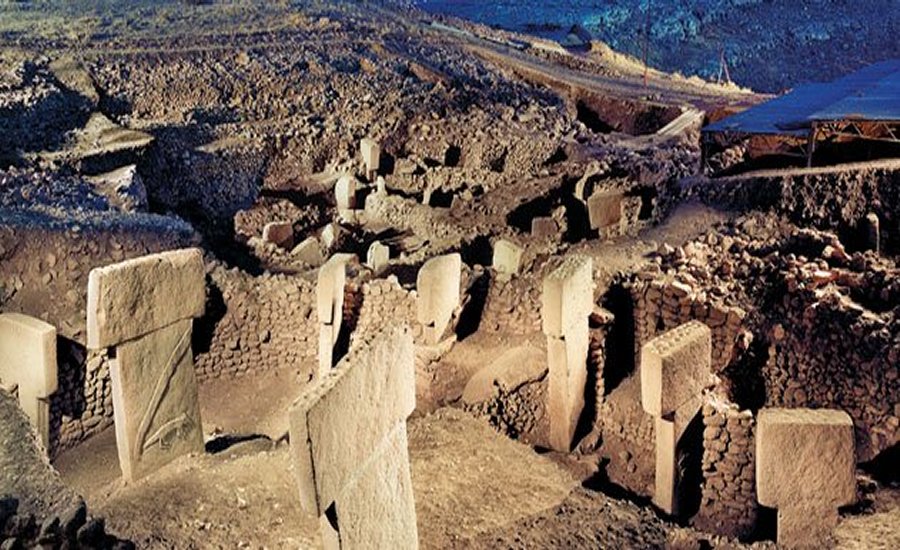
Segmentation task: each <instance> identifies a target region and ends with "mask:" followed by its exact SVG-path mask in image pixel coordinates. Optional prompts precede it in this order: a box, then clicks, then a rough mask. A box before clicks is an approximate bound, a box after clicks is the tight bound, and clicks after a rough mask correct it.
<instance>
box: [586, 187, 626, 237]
mask: <svg viewBox="0 0 900 550" xmlns="http://www.w3.org/2000/svg"><path fill="white" fill-rule="evenodd" d="M623 198H624V195H623V194H622V193H617V192H609V191H607V192H601V193H594V194H593V195H591V197H590V198H588V200H587V208H588V218H589V220H590V224H591V229H606V228H609V227H616V226H618V225H619V224H620V223H621V221H622V216H623V215H624V203H623V202H622V199H623Z"/></svg>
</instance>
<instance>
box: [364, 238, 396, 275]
mask: <svg viewBox="0 0 900 550" xmlns="http://www.w3.org/2000/svg"><path fill="white" fill-rule="evenodd" d="M390 260H391V249H390V248H388V246H387V245H385V244H382V243H380V242H378V241H375V242H373V243H372V244H371V245H370V246H369V250H368V252H367V253H366V264H367V265H368V266H369V267H371V268H372V271H374V272H375V273H376V274H377V273H381V271H382V270H383V269H384V268H385V267H387V265H388V263H389V262H390Z"/></svg>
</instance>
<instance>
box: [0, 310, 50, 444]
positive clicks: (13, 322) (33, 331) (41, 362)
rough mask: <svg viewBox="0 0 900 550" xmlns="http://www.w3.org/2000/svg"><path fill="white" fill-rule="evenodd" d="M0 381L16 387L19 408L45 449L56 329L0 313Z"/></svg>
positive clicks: (35, 320)
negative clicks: (29, 421) (39, 437)
mask: <svg viewBox="0 0 900 550" xmlns="http://www.w3.org/2000/svg"><path fill="white" fill-rule="evenodd" d="M0 380H2V381H3V382H4V384H14V385H16V386H17V387H18V394H19V406H20V407H21V408H22V410H23V411H25V414H26V415H28V418H29V419H30V420H31V424H32V426H34V428H35V431H37V433H38V435H40V436H41V440H42V441H43V443H44V448H48V446H49V443H50V403H49V401H48V399H49V398H50V396H51V395H52V394H53V393H55V392H56V390H57V388H58V380H57V363H56V328H55V327H53V326H52V325H48V324H47V323H45V322H43V321H41V320H39V319H35V318H33V317H29V316H27V315H22V314H19V313H3V314H0Z"/></svg>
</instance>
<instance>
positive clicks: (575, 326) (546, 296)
mask: <svg viewBox="0 0 900 550" xmlns="http://www.w3.org/2000/svg"><path fill="white" fill-rule="evenodd" d="M593 308H594V277H593V262H592V261H591V259H590V258H589V257H586V256H570V257H568V258H566V259H565V260H564V261H563V263H562V264H561V265H560V266H559V267H558V268H557V269H556V270H554V271H553V272H552V273H550V275H548V276H547V277H546V278H545V279H544V285H543V293H542V296H541V321H542V328H543V332H544V335H546V336H547V360H548V363H549V368H550V380H549V402H548V404H547V409H548V412H549V415H550V446H551V447H552V448H553V449H555V450H557V451H561V452H569V451H570V450H571V448H572V439H573V438H574V436H575V428H576V426H577V424H578V419H579V417H580V416H581V412H582V410H583V409H584V392H585V383H586V382H587V361H588V351H589V348H590V327H589V324H588V321H589V318H590V315H591V312H592V311H593Z"/></svg>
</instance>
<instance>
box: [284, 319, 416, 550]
mask: <svg viewBox="0 0 900 550" xmlns="http://www.w3.org/2000/svg"><path fill="white" fill-rule="evenodd" d="M415 384H416V381H415V349H414V345H413V340H412V336H411V334H410V333H409V330H408V329H406V328H388V329H384V330H382V331H380V332H379V333H377V334H375V335H373V337H372V338H371V340H370V341H369V342H367V343H364V344H361V345H360V346H358V347H356V348H354V351H353V352H351V353H350V354H349V355H348V356H347V357H345V358H344V359H343V360H342V361H341V363H340V364H339V365H338V366H337V368H335V369H333V370H331V371H330V372H328V373H327V374H326V375H325V376H323V377H322V379H321V380H320V381H319V382H318V383H316V384H315V385H314V386H312V387H310V388H309V389H308V390H307V391H306V392H305V393H304V394H303V395H302V396H301V397H300V398H299V399H298V400H297V401H296V402H295V403H294V405H293V406H292V407H291V412H290V426H291V427H290V435H291V454H292V460H293V462H294V465H295V471H296V474H297V479H298V483H299V485H300V500H301V504H302V505H303V508H304V509H305V510H307V511H308V512H310V513H315V514H317V515H319V516H320V517H322V516H325V515H326V512H328V511H329V508H331V507H332V506H334V508H333V515H332V516H333V517H329V518H328V519H327V520H326V519H324V518H323V519H322V521H321V522H320V524H321V525H322V527H323V538H324V539H325V542H326V547H329V548H334V547H337V548H370V547H372V548H416V547H417V545H418V537H417V534H416V520H415V507H414V503H413V495H412V490H411V482H410V477H409V455H408V450H407V440H406V430H405V422H406V418H407V417H408V416H409V415H410V414H412V412H413V410H414V409H415V400H416V396H415ZM329 513H330V512H329ZM374 541H377V544H374V545H373V543H374Z"/></svg>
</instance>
